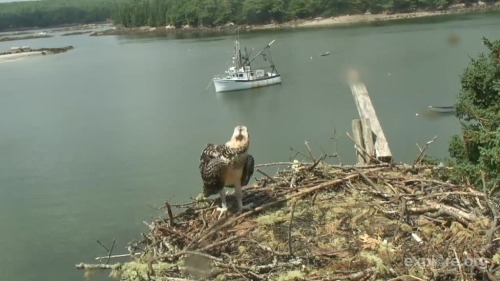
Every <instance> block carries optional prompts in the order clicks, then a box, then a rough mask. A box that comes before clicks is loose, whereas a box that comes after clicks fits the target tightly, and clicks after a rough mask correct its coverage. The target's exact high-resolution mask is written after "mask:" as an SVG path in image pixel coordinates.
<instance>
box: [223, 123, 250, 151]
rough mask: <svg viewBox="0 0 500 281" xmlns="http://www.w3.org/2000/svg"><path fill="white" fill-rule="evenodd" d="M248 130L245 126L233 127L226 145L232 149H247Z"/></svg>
mask: <svg viewBox="0 0 500 281" xmlns="http://www.w3.org/2000/svg"><path fill="white" fill-rule="evenodd" d="M249 141H250V139H249V136H248V130H247V127H245V126H236V127H235V128H234V132H233V136H232V137H231V140H229V141H228V142H227V143H226V145H227V146H229V147H230V148H233V149H245V150H246V149H247V148H248V145H249Z"/></svg>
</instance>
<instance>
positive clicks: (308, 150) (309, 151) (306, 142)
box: [304, 141, 316, 162]
mask: <svg viewBox="0 0 500 281" xmlns="http://www.w3.org/2000/svg"><path fill="white" fill-rule="evenodd" d="M304 144H305V145H306V148H307V152H308V153H309V157H311V159H312V161H313V162H316V160H314V156H313V154H312V151H311V148H310V147H309V142H308V141H305V142H304Z"/></svg>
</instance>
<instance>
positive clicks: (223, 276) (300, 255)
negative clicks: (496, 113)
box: [77, 161, 500, 281]
mask: <svg viewBox="0 0 500 281" xmlns="http://www.w3.org/2000/svg"><path fill="white" fill-rule="evenodd" d="M318 163H319V164H318ZM281 164H283V163H281ZM268 173H269V172H268ZM443 173H446V167H440V166H423V165H421V166H408V165H403V164H401V165H385V164H381V165H372V166H332V165H328V164H323V163H320V162H319V161H317V162H316V163H299V162H295V163H289V166H288V167H287V168H286V169H284V170H281V171H278V172H277V173H276V175H275V176H269V175H267V174H264V173H263V174H264V176H263V177H262V178H261V179H259V180H258V182H257V183H256V184H255V185H253V186H250V187H248V188H247V189H245V190H244V197H243V201H244V204H248V203H253V204H254V209H253V210H252V211H247V212H243V213H237V212H235V211H233V212H231V207H232V209H233V210H234V209H235V204H236V202H235V201H236V200H235V198H234V197H232V196H231V195H230V196H228V198H227V199H228V203H229V205H230V211H229V212H228V214H227V215H225V216H223V217H221V218H218V212H216V207H218V206H220V200H219V199H216V200H211V201H200V200H193V202H191V203H188V204H184V205H169V204H167V205H166V207H165V210H166V211H165V215H164V218H161V219H158V220H156V221H153V222H151V223H149V225H148V227H149V233H147V234H143V237H142V238H143V239H141V241H135V242H133V243H131V244H130V249H129V250H130V261H128V262H122V263H115V264H113V263H112V262H111V263H110V262H109V259H108V263H106V264H78V265H77V267H78V268H80V269H84V270H86V271H87V272H88V273H91V272H93V271H94V270H101V269H110V270H111V276H113V277H115V278H117V279H121V280H279V281H285V280H500V270H499V268H500V253H499V252H498V244H499V242H500V238H499V231H498V230H499V216H498V215H499V214H498V213H497V207H498V206H497V205H495V203H494V202H492V201H491V200H490V199H489V196H488V192H486V193H484V192H480V191H478V190H477V189H476V188H474V187H472V186H467V185H453V184H450V183H447V182H445V181H442V180H438V179H436V177H435V176H438V175H442V174H443ZM231 205H233V206H231ZM110 255H111V254H110Z"/></svg>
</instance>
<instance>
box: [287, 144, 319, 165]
mask: <svg viewBox="0 0 500 281" xmlns="http://www.w3.org/2000/svg"><path fill="white" fill-rule="evenodd" d="M290 150H291V151H293V152H295V155H294V156H293V157H292V159H293V158H295V156H296V155H302V156H304V157H306V158H309V160H311V161H313V162H314V158H311V157H310V156H309V155H307V154H304V153H302V152H300V151H297V150H295V149H293V148H292V147H290Z"/></svg>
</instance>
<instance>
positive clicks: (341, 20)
mask: <svg viewBox="0 0 500 281" xmlns="http://www.w3.org/2000/svg"><path fill="white" fill-rule="evenodd" d="M493 10H497V11H500V4H496V5H491V6H481V7H471V8H461V9H448V10H440V11H420V12H412V13H394V14H360V15H343V16H336V17H330V18H316V19H313V20H297V21H293V22H284V23H279V24H274V23H273V24H266V25H260V26H247V29H270V28H283V27H314V26H332V25H349V24H356V23H367V22H377V21H391V20H404V19H415V18H424V17H432V16H443V15H454V14H465V13H474V12H485V11H493Z"/></svg>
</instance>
